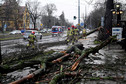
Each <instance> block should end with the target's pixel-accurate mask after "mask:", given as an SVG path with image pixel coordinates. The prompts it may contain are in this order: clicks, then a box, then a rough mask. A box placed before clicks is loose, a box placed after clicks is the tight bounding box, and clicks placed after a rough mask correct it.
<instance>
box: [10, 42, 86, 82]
mask: <svg viewBox="0 0 126 84" xmlns="http://www.w3.org/2000/svg"><path fill="white" fill-rule="evenodd" d="M74 47H77V48H79V49H84V47H83V45H82V44H76V45H73V46H71V47H70V48H68V49H67V50H66V51H65V53H63V52H60V53H55V54H52V55H51V56H50V57H47V58H46V59H45V60H44V62H43V63H42V68H40V69H38V70H36V71H35V72H33V73H32V74H30V75H28V76H26V77H24V78H21V79H20V80H17V81H14V82H12V83H10V84H21V83H23V82H25V81H26V80H30V79H33V78H34V77H36V76H37V75H39V74H42V73H44V74H45V73H46V69H47V68H50V67H52V66H53V65H54V63H53V62H52V61H53V60H55V59H57V58H59V57H61V56H64V55H66V52H68V53H71V52H73V51H74ZM44 74H43V75H44Z"/></svg>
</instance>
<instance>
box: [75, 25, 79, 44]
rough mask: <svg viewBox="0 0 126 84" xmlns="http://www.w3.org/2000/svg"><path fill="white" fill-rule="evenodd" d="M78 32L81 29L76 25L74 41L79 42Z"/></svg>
mask: <svg viewBox="0 0 126 84" xmlns="http://www.w3.org/2000/svg"><path fill="white" fill-rule="evenodd" d="M78 34H79V31H78V29H77V27H74V41H75V42H78Z"/></svg>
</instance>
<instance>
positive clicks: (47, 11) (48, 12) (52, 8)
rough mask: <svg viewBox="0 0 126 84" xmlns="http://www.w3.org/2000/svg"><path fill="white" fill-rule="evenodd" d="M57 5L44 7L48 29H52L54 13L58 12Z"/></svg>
mask: <svg viewBox="0 0 126 84" xmlns="http://www.w3.org/2000/svg"><path fill="white" fill-rule="evenodd" d="M56 10H57V8H56V5H55V4H47V5H45V6H44V7H43V16H46V17H47V19H46V24H47V26H48V27H50V26H51V25H50V24H51V23H52V21H53V19H51V18H52V17H53V13H54V11H56Z"/></svg>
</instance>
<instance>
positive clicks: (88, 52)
mask: <svg viewBox="0 0 126 84" xmlns="http://www.w3.org/2000/svg"><path fill="white" fill-rule="evenodd" d="M113 41H116V36H110V37H109V38H108V39H106V40H105V41H104V42H102V43H101V44H100V45H98V46H96V47H94V48H89V49H86V50H83V51H82V52H81V56H80V57H79V58H78V59H77V60H76V62H75V63H74V64H73V65H72V67H71V70H72V71H73V70H75V69H76V68H77V66H78V65H79V64H80V62H81V61H82V60H83V58H85V57H88V55H89V54H90V53H93V54H95V53H97V52H98V51H99V50H100V49H102V48H103V47H105V46H106V45H108V44H109V43H111V42H113Z"/></svg>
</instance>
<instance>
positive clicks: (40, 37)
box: [23, 30, 42, 40]
mask: <svg viewBox="0 0 126 84" xmlns="http://www.w3.org/2000/svg"><path fill="white" fill-rule="evenodd" d="M32 31H34V32H35V36H36V38H37V39H42V34H41V33H40V32H38V31H37V30H26V31H25V33H24V35H23V39H24V40H26V39H28V37H29V35H30V34H31V32H32Z"/></svg>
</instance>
